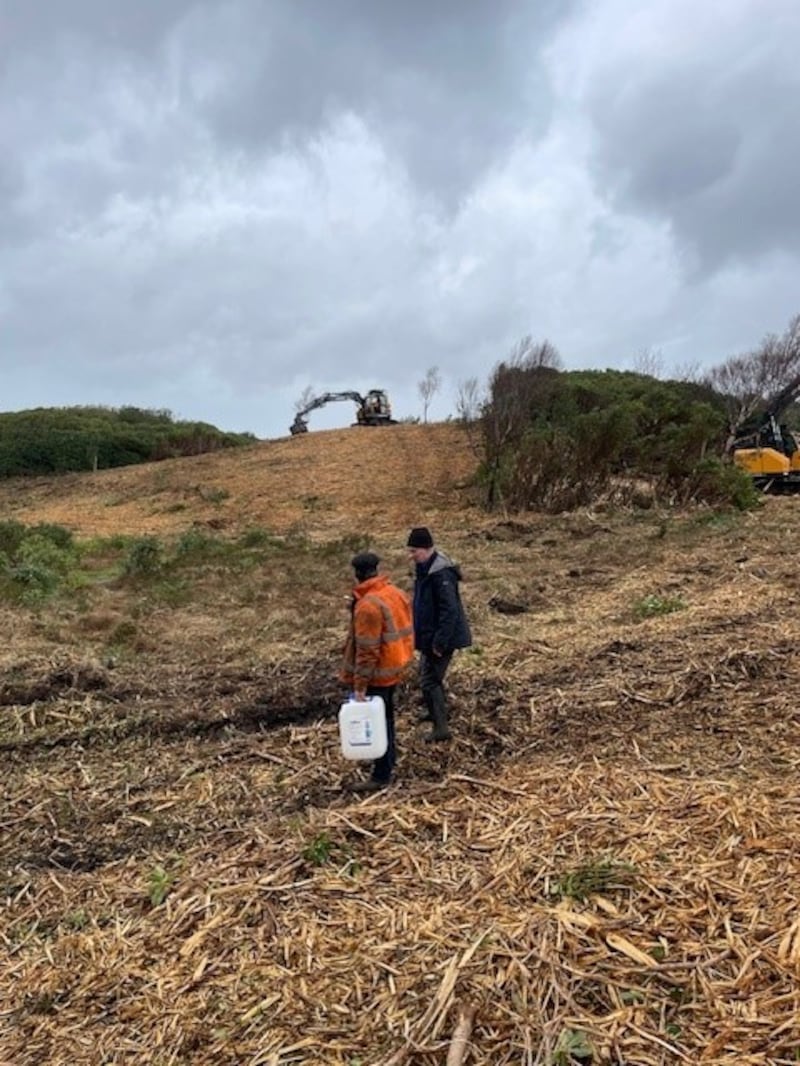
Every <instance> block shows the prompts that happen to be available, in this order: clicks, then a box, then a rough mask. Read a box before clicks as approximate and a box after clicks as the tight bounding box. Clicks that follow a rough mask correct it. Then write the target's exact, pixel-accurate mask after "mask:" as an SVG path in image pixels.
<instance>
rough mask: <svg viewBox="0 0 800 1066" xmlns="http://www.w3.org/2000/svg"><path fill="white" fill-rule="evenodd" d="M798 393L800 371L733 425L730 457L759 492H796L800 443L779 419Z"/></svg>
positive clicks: (799, 482) (798, 489)
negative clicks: (750, 414)
mask: <svg viewBox="0 0 800 1066" xmlns="http://www.w3.org/2000/svg"><path fill="white" fill-rule="evenodd" d="M798 396H800V375H798V376H797V377H795V378H793V379H792V380H791V381H790V382H789V383H788V385H786V386H784V388H782V389H781V390H780V391H779V392H777V393H775V395H774V396H772V397H770V399H769V400H767V402H766V404H765V405H764V408H763V410H761V411H759V412H758V413H756V414H754V415H752V416H751V417H750V418H748V419H747V420H746V421H745V422H743V423H742V424H741V425H740V426H738V427H737V429H736V434H735V439H734V443H733V461H734V462H735V463H736V464H737V466H740V467H741V468H742V470H746V471H747V473H748V474H750V476H751V477H752V479H753V483H754V484H755V485H756V487H757V488H759V489H761V491H762V492H774V493H779V492H784V493H785V492H800V446H798V443H797V440H796V438H795V436H794V434H793V433H792V431H791V430H790V429H789V427H788V426H787V425H786V424H785V423H783V422H781V421H780V417H781V415H782V414H783V412H784V411H785V410H786V408H787V407H790V406H791V405H792V403H794V401H795V400H796V399H797V398H798Z"/></svg>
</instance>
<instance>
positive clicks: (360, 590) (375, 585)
mask: <svg viewBox="0 0 800 1066" xmlns="http://www.w3.org/2000/svg"><path fill="white" fill-rule="evenodd" d="M388 581H389V578H388V577H387V576H386V574H376V575H375V577H368V578H367V579H366V581H360V582H359V583H358V584H357V585H356V586H355V587H354V588H353V596H354V597H355V599H357V600H360V599H361V597H362V596H366V595H367V594H368V593H370V592H377V591H378V589H382V588H383V587H384V586H385V585H386V584H387V582H388Z"/></svg>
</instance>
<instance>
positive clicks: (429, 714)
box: [417, 692, 433, 722]
mask: <svg viewBox="0 0 800 1066" xmlns="http://www.w3.org/2000/svg"><path fill="white" fill-rule="evenodd" d="M422 703H423V706H422V707H420V709H419V710H418V711H417V721H418V722H432V721H433V711H432V710H431V697H430V693H428V692H423V694H422Z"/></svg>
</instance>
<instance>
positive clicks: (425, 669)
mask: <svg viewBox="0 0 800 1066" xmlns="http://www.w3.org/2000/svg"><path fill="white" fill-rule="evenodd" d="M452 658H453V653H452V652H451V651H446V652H445V653H444V654H443V655H433V654H429V653H428V652H420V656H419V687H420V688H421V689H422V698H423V699H424V701H425V703H426V705H427V706H428V707H429V708H430V707H431V704H432V703H433V704H435V703H439V705H440V706H442V707H444V706H445V696H444V685H443V681H444V675H445V674H446V673H447V668H448V666H449V665H450V660H451V659H452Z"/></svg>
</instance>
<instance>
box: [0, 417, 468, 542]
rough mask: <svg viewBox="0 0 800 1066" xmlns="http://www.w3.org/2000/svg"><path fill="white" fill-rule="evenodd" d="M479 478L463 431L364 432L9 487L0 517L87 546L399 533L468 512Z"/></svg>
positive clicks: (442, 427)
mask: <svg viewBox="0 0 800 1066" xmlns="http://www.w3.org/2000/svg"><path fill="white" fill-rule="evenodd" d="M476 466H477V459H476V457H475V453H474V452H473V450H472V449H471V447H470V445H469V442H468V439H467V436H466V434H465V432H464V431H463V429H461V428H460V426H458V425H457V424H455V423H441V424H438V425H431V426H420V425H398V426H390V427H377V428H367V427H358V428H354V429H341V430H328V431H323V432H318V433H309V434H307V435H304V436H300V437H294V438H292V437H284V438H279V439H277V440H273V441H265V442H261V443H258V444H254V445H252V446H249V447H244V448H242V449H235V450H231V451H224V452H222V451H221V452H214V453H210V454H208V455H201V456H195V457H191V458H181V459H170V460H166V461H164V462H161V463H150V464H143V465H138V466H131V467H123V468H120V469H116V470H105V471H101V472H99V473H96V474H72V475H62V476H59V477H47V478H35V479H13V480H10V481H6V482H3V481H0V510H2V512H3V513H5V514H6V515H7V516H10V517H14V518H16V519H18V520H20V521H24V522H56V523H60V524H63V525H66V526H68V527H69V528H71V529H73V530H75V531H76V532H79V533H81V534H83V535H105V536H108V535H113V534H114V533H156V534H158V533H171V532H176V531H180V530H181V529H185V528H186V526H187V525H189V524H190V523H191V522H194V521H196V522H212V523H213V524H214V525H215V526H217V527H218V528H225V529H227V530H230V531H233V530H236V529H241V528H244V527H247V526H248V525H250V526H253V525H262V526H266V527H267V528H269V529H274V530H275V531H277V532H285V531H286V530H287V529H290V528H292V526H293V525H297V524H307V525H308V524H309V523H308V518H309V515H313V519H314V521H313V522H312V523H310V525H311V526H313V529H314V531H315V533H317V534H318V535H322V534H324V533H325V532H327V531H329V530H335V529H336V528H337V526H341V525H342V524H344V525H346V526H347V528H348V529H359V528H365V527H369V528H371V527H372V525H373V524H375V523H377V525H378V527H379V528H380V529H381V530H384V529H386V530H388V529H390V528H392V527H393V526H399V527H402V526H404V525H406V524H407V523H408V522H409V521H410V520H411V519H412V518H415V517H419V516H420V515H431V514H432V515H434V516H436V514H437V513H438V512H439V511H440V510H445V511H448V510H452V508H453V506H454V505H458V506H463V502H464V499H465V497H464V494H463V492H461V491H460V489H459V486H462V487H463V486H464V484H465V483H466V481H467V480H468V479H469V477H470V476H471V474H472V473H473V472H474V470H475V468H476Z"/></svg>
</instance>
